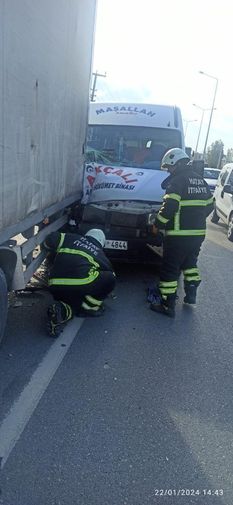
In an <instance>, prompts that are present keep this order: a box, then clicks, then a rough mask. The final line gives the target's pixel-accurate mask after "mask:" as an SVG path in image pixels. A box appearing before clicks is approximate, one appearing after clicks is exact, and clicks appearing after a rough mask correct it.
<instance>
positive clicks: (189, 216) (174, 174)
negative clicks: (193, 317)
mask: <svg viewBox="0 0 233 505" xmlns="http://www.w3.org/2000/svg"><path fill="white" fill-rule="evenodd" d="M189 162H190V159H189V157H188V156H187V154H186V153H185V152H184V151H183V150H182V149H179V148H174V149H170V150H169V151H167V153H165V155H164V157H163V159H162V164H161V168H162V169H165V170H168V172H169V173H170V175H169V177H167V179H165V181H163V183H162V188H163V189H165V195H164V198H163V203H162V206H161V208H160V209H159V212H158V214H157V217H156V222H155V226H157V227H158V229H159V230H164V243H163V262H162V268H161V273H160V282H159V296H158V297H157V298H156V299H155V300H154V301H153V303H151V306H150V308H151V309H152V310H153V311H155V312H160V313H162V314H165V315H167V316H169V317H174V316H175V303H176V292H177V284H178V279H179V276H180V273H181V272H183V275H184V290H185V298H184V303H186V304H189V305H195V303H196V293H197V288H198V286H199V284H200V282H201V278H200V274H199V271H198V268H197V260H198V255H199V252H200V249H201V245H202V242H203V240H204V238H205V234H206V218H207V216H208V215H209V214H210V212H211V211H212V209H213V198H212V196H211V193H210V190H209V187H208V185H207V183H206V182H205V181H204V179H203V177H201V176H200V175H198V174H197V173H195V171H194V169H193V168H192V166H191V164H190V163H189Z"/></svg>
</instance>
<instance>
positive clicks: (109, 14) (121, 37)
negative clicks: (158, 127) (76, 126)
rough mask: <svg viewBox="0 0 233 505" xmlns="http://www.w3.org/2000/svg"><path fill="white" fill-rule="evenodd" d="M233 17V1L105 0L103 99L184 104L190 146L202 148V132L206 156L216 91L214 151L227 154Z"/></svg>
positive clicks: (232, 136) (232, 140) (99, 38)
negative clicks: (220, 148) (218, 147)
mask: <svg viewBox="0 0 233 505" xmlns="http://www.w3.org/2000/svg"><path fill="white" fill-rule="evenodd" d="M232 19H233V3H232V2H231V0H221V2H218V1H216V0H98V4H97V16H96V33H95V45H94V55H93V72H95V71H98V72H99V73H101V74H105V72H106V77H98V79H97V83H96V101H97V102H101V101H103V102H105V101H110V102H139V103H155V104H156V103H157V104H171V105H177V106H178V107H180V109H181V112H182V116H183V120H184V131H185V134H186V136H185V143H186V146H190V147H192V148H193V149H195V148H196V145H197V139H198V134H199V133H200V137H199V143H198V151H199V152H202V151H203V148H204V144H205V140H206V135H207V130H208V124H209V119H210V110H211V108H212V106H213V100H214V93H215V90H216V86H217V90H216V99H215V104H214V106H215V109H216V110H214V111H213V116H212V121H211V125H210V130H209V136H208V143H207V146H209V145H211V143H212V142H215V141H216V140H222V141H223V143H224V152H225V153H226V151H227V149H229V148H233V101H232V94H233V71H232V47H233V29H232ZM199 71H203V72H205V73H206V74H208V75H209V76H211V77H208V76H206V75H203V74H200V73H199ZM194 103H195V104H196V105H198V107H195V106H194V105H193V104H194ZM200 107H201V109H200ZM202 109H208V110H205V111H204V116H203V124H202V127H201V130H200V126H201V118H202V112H203V111H202Z"/></svg>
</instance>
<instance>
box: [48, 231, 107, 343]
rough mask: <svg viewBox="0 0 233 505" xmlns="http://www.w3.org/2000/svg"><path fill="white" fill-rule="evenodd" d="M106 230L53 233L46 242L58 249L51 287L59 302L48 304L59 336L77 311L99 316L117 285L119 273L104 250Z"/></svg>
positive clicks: (50, 323)
mask: <svg viewBox="0 0 233 505" xmlns="http://www.w3.org/2000/svg"><path fill="white" fill-rule="evenodd" d="M104 244H105V235H104V232H103V231H102V230H100V229H97V228H93V229H91V230H89V231H88V232H87V233H86V235H85V236H83V235H80V234H77V233H60V232H54V233H51V234H50V235H49V236H48V237H47V238H46V240H45V242H44V245H45V247H46V248H47V249H48V250H49V251H50V252H53V253H55V259H54V262H53V266H52V269H51V272H50V276H49V288H50V291H51V293H52V295H53V297H54V299H55V302H54V303H53V304H51V305H50V307H49V308H48V319H49V320H48V330H49V334H50V335H51V336H53V337H58V336H59V335H60V333H61V331H62V330H63V327H64V325H65V324H66V323H67V321H69V320H70V319H71V318H72V317H73V315H77V316H82V317H85V316H92V317H93V316H95V317H96V316H99V315H102V314H103V310H104V309H103V301H104V299H105V298H106V297H107V296H108V294H109V293H111V291H112V290H113V289H114V286H115V281H116V276H115V273H114V271H113V267H112V265H111V263H110V261H109V260H108V258H107V257H106V255H105V254H104V251H103V247H104Z"/></svg>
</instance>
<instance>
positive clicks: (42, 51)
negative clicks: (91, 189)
mask: <svg viewBox="0 0 233 505" xmlns="http://www.w3.org/2000/svg"><path fill="white" fill-rule="evenodd" d="M95 14H96V0H85V1H83V0H69V1H67V0H40V1H38V0H30V2H28V0H20V1H18V0H10V1H1V2H0V99H1V116H0V178H1V185H0V340H1V339H2V336H3V333H4V327H5V323H6V317H7V303H8V302H7V298H8V292H9V291H10V290H16V291H17V290H22V289H24V288H25V286H26V284H27V283H28V281H29V279H30V278H31V277H32V275H33V273H34V272H35V270H36V269H37V268H38V266H39V265H40V263H41V262H42V261H43V259H44V258H45V253H44V252H43V250H41V252H40V253H39V254H37V256H36V255H35V254H34V253H33V251H34V249H35V248H36V247H37V248H38V246H40V244H41V243H42V242H43V241H44V239H45V238H46V236H47V235H48V234H49V233H50V232H51V231H55V230H58V229H60V228H61V227H62V226H63V225H64V224H65V223H66V222H67V219H68V210H69V209H70V208H72V206H73V205H75V204H76V202H78V201H79V200H80V198H81V194H82V177H83V162H84V145H85V139H86V128H87V122H88V107H89V89H90V77H91V66H92V49H93V37H94V25H95Z"/></svg>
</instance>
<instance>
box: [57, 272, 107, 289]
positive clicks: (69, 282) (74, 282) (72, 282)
mask: <svg viewBox="0 0 233 505" xmlns="http://www.w3.org/2000/svg"><path fill="white" fill-rule="evenodd" d="M98 276H99V272H98V271H97V270H96V271H95V272H94V271H90V275H89V277H84V278H83V279H69V278H67V279H58V278H54V279H50V280H49V286H83V285H84V284H90V283H91V282H93V281H94V280H95V279H97V277H98Z"/></svg>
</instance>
